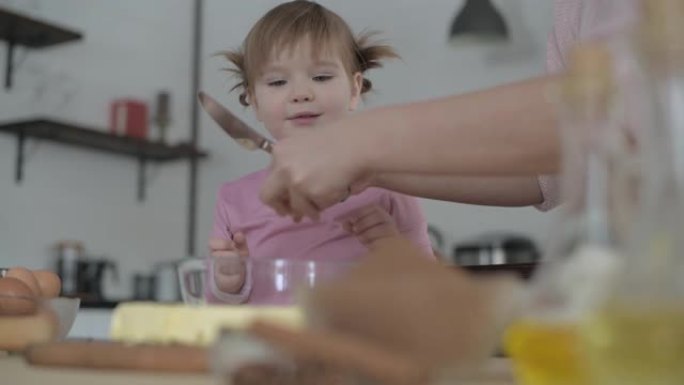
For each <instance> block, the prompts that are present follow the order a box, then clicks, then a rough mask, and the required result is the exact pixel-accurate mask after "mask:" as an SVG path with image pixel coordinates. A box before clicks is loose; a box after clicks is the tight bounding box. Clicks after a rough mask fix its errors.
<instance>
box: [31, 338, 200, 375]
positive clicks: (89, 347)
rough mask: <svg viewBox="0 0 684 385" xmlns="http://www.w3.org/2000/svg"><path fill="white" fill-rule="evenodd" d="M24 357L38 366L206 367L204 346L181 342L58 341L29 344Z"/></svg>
mask: <svg viewBox="0 0 684 385" xmlns="http://www.w3.org/2000/svg"><path fill="white" fill-rule="evenodd" d="M24 358H25V359H26V361H27V362H28V363H29V364H31V365H40V366H59V367H78V368H87V369H109V370H139V371H156V372H185V373H199V372H207V371H208V370H209V363H208V361H209V360H208V350H207V349H206V348H202V347H196V346H182V345H169V346H161V345H128V344H123V343H120V342H109V341H61V342H52V343H47V344H40V345H33V346H31V347H29V348H28V349H27V350H26V351H25V352H24Z"/></svg>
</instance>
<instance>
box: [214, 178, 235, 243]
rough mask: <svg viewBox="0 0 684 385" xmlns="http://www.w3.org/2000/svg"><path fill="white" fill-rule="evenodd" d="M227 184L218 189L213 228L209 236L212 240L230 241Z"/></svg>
mask: <svg viewBox="0 0 684 385" xmlns="http://www.w3.org/2000/svg"><path fill="white" fill-rule="evenodd" d="M228 197H229V184H228V183H226V184H224V185H223V186H221V188H220V189H219V192H218V194H217V196H216V205H215V206H214V227H213V229H212V231H211V236H212V237H214V238H223V239H232V235H231V232H230V220H229V219H228Z"/></svg>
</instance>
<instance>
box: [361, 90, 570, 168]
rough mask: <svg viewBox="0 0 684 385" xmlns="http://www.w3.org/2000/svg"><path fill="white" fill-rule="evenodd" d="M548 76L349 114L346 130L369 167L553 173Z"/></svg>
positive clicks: (555, 151)
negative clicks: (350, 121)
mask: <svg viewBox="0 0 684 385" xmlns="http://www.w3.org/2000/svg"><path fill="white" fill-rule="evenodd" d="M552 81H553V78H550V77H544V78H538V79H533V80H528V81H524V82H519V83H515V84H510V85H505V86H500V87H496V88H493V89H490V90H486V91H481V92H475V93H470V94H465V95H461V96H452V97H446V98H441V99H435V100H431V101H426V102H418V103H411V104H406V105H402V106H395V107H386V108H379V109H376V110H372V111H368V112H367V113H363V114H359V115H357V116H355V117H354V118H353V119H357V121H356V123H357V124H355V125H354V131H355V132H352V133H351V134H352V135H351V136H352V137H353V136H354V135H356V136H357V137H358V141H357V145H358V146H360V147H361V148H360V150H361V151H359V154H361V156H363V157H364V160H363V161H364V163H365V164H366V165H367V166H366V167H368V168H369V171H370V172H417V173H442V174H461V175H523V174H524V175H531V174H542V173H552V172H554V171H556V170H557V169H558V163H559V152H560V148H559V147H560V146H559V143H558V136H557V130H556V118H555V113H554V108H553V106H552V105H551V103H550V102H549V101H548V100H547V98H546V96H545V95H546V93H547V92H546V91H547V89H548V86H549V84H550V83H551V82H552ZM368 128H371V129H370V130H368ZM357 133H358V135H357Z"/></svg>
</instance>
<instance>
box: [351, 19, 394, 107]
mask: <svg viewBox="0 0 684 385" xmlns="http://www.w3.org/2000/svg"><path fill="white" fill-rule="evenodd" d="M377 35H378V32H374V31H368V32H362V33H361V34H360V35H359V36H358V37H357V38H356V64H357V68H358V69H359V71H360V72H361V73H362V74H363V73H365V72H366V71H368V70H369V69H373V68H380V67H382V61H383V60H384V59H398V58H399V55H398V54H397V52H396V51H395V50H394V48H392V47H391V46H389V45H385V44H373V40H374V38H375V37H376V36H377ZM371 88H373V83H371V81H370V80H368V79H367V78H365V77H364V78H363V83H362V85H361V93H362V94H363V93H366V92H368V91H370V90H371Z"/></svg>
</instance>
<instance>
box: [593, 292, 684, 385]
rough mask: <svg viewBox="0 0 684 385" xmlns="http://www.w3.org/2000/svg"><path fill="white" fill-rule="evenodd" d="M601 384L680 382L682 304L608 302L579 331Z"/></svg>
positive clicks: (683, 375)
mask: <svg viewBox="0 0 684 385" xmlns="http://www.w3.org/2000/svg"><path fill="white" fill-rule="evenodd" d="M582 339H583V340H584V342H585V344H586V348H587V357H588V362H589V364H590V365H589V367H590V368H591V372H592V376H593V378H594V379H595V380H596V383H597V384H602V385H637V384H638V385H682V384H684V305H682V304H678V305H653V304H650V305H648V306H636V305H634V304H629V305H627V304H625V303H621V304H612V305H610V306H607V307H606V308H605V309H603V310H602V311H600V312H598V313H597V315H596V316H595V317H592V318H591V319H590V321H589V322H588V323H587V325H586V328H583V330H582Z"/></svg>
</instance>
